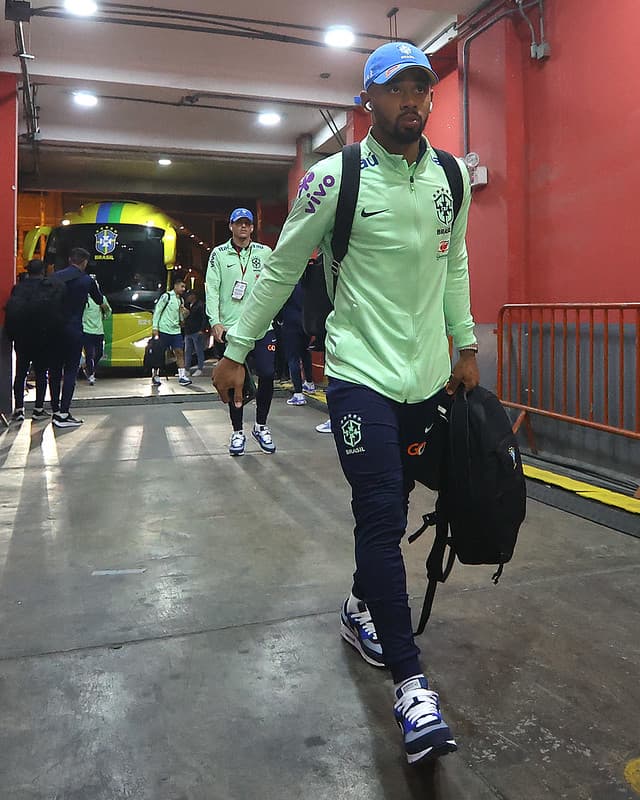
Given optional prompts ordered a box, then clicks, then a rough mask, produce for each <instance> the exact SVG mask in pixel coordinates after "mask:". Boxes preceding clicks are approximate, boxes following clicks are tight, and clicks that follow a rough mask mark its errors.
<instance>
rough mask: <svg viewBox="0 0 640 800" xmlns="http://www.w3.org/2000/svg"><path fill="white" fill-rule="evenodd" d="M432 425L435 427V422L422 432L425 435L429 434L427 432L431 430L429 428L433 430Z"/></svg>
mask: <svg viewBox="0 0 640 800" xmlns="http://www.w3.org/2000/svg"><path fill="white" fill-rule="evenodd" d="M434 425H435V422H432V423H431V425H429V427H428V428H425V429H424V432H425V433H429V431H430V430H431V428H433V426H434Z"/></svg>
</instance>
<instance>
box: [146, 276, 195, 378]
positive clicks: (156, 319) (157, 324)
mask: <svg viewBox="0 0 640 800" xmlns="http://www.w3.org/2000/svg"><path fill="white" fill-rule="evenodd" d="M186 288H187V287H186V285H185V282H184V281H183V280H182V278H176V279H175V280H174V281H173V290H172V291H170V292H165V294H163V295H161V297H160V299H159V300H158V302H157V303H156V307H155V309H154V311H153V320H152V322H151V327H152V329H153V338H154V339H159V340H160V346H161V347H162V350H163V352H164V351H166V350H168V349H169V348H171V349H172V350H173V354H174V356H175V357H176V364H177V365H178V383H179V384H180V385H181V386H189V385H190V384H191V383H192V381H191V378H189V377H187V370H186V369H185V366H184V338H183V336H182V322H183V320H184V318H185V317H186V314H187V313H188V312H187V311H186V309H185V307H184V303H183V302H182V295H183V294H184V292H185V289H186ZM159 371H160V370H159V369H157V368H154V369H153V370H152V371H151V383H152V384H153V385H154V386H159V385H160V378H159V377H158V373H159Z"/></svg>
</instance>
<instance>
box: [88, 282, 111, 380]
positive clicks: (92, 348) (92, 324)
mask: <svg viewBox="0 0 640 800" xmlns="http://www.w3.org/2000/svg"><path fill="white" fill-rule="evenodd" d="M91 277H92V278H93V279H94V280H95V276H94V275H92V276H91ZM111 313H112V312H111V306H110V305H109V301H108V300H107V298H106V297H105V298H104V300H103V302H102V305H101V306H99V305H98V304H97V303H96V302H95V301H94V300H93V298H92V297H87V304H86V306H85V307H84V312H83V313H82V348H83V350H84V374H85V375H86V376H87V380H88V381H89V383H90V384H91V386H93V385H94V384H95V382H96V367H97V366H98V362H99V361H100V359H101V358H102V355H103V353H104V320H105V319H107V318H108V317H110V316H111Z"/></svg>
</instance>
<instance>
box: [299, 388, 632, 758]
mask: <svg viewBox="0 0 640 800" xmlns="http://www.w3.org/2000/svg"><path fill="white" fill-rule="evenodd" d="M305 394H308V396H309V397H313V399H314V400H318V401H319V402H320V403H322V404H323V405H326V404H327V399H326V396H325V393H324V391H317V390H316V391H315V392H305ZM522 466H523V469H524V474H525V475H526V476H527V478H532V479H533V480H536V481H543V482H544V483H550V484H552V485H553V486H559V487H560V488H562V489H566V490H567V491H570V492H575V493H576V494H578V495H580V497H587V498H588V499H589V500H597V501H598V502H599V503H604V504H605V505H608V506H615V507H616V508H622V509H624V511H629V512H631V513H632V514H640V499H635V498H633V497H628V496H627V495H626V494H620V493H619V492H612V491H611V490H609V489H601V488H600V487H599V486H592V485H591V484H590V483H583V482H582V481H576V480H573V479H572V478H566V477H564V476H563V475H557V474H556V473H555V472H549V471H548V470H545V469H538V467H532V466H530V465H529V464H523V465H522ZM638 770H639V771H640V766H639V767H638Z"/></svg>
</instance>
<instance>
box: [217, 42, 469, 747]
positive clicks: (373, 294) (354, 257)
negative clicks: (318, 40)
mask: <svg viewBox="0 0 640 800" xmlns="http://www.w3.org/2000/svg"><path fill="white" fill-rule="evenodd" d="M437 80H438V78H437V76H436V74H435V72H434V71H433V69H432V67H431V64H430V62H429V59H428V58H427V57H426V55H425V54H424V53H423V52H422V51H421V50H419V49H418V48H416V47H414V46H413V45H412V44H410V43H408V42H391V43H389V44H385V45H382V46H381V47H379V48H378V49H377V50H375V51H374V52H373V53H372V54H371V56H370V57H369V59H368V60H367V62H366V65H365V69H364V91H363V92H361V95H360V99H361V102H362V105H363V107H364V108H365V109H366V110H367V111H370V112H371V115H372V127H371V129H370V131H369V134H368V135H367V137H366V138H365V139H364V141H362V142H361V163H360V175H361V178H360V190H359V195H358V202H357V206H356V212H355V215H354V220H353V229H352V232H351V238H350V243H349V249H348V252H347V254H346V256H345V257H344V259H343V261H342V264H341V265H340V272H339V278H338V281H337V288H336V292H335V297H334V298H333V301H334V308H333V311H332V312H331V313H330V314H329V317H328V318H327V324H326V327H327V336H326V342H325V346H326V366H325V373H326V374H327V376H328V378H329V387H328V390H327V401H328V405H329V413H330V416H331V429H332V432H333V436H334V440H335V443H336V448H337V451H338V456H339V458H340V464H341V466H342V469H343V472H344V474H345V477H346V478H347V480H348V482H349V484H350V485H351V490H352V509H353V514H354V517H355V523H356V524H355V530H354V533H355V557H356V571H355V573H354V581H353V588H352V591H351V593H350V594H349V596H348V597H347V598H346V600H345V601H344V604H343V606H342V611H341V615H340V630H341V635H342V636H343V638H344V639H345V640H346V641H347V642H348V643H349V644H351V645H353V647H354V648H355V649H356V650H357V651H358V652H359V653H360V655H361V656H362V657H363V658H364V659H365V661H367V662H368V663H369V664H372V665H373V666H377V667H382V666H388V667H389V668H390V670H391V675H392V678H393V682H394V707H393V708H394V715H395V719H396V722H397V724H398V726H399V727H400V729H401V731H402V735H403V742H404V748H405V752H406V756H407V760H408V761H409V762H410V763H414V762H417V761H420V760H422V759H425V758H434V757H437V756H441V755H444V754H446V753H448V752H451V751H453V750H455V749H456V742H455V739H454V737H453V734H452V732H451V730H450V729H449V727H448V725H447V724H446V722H445V721H444V720H443V718H442V713H441V711H440V703H439V698H438V695H437V693H436V692H435V691H433V690H432V689H431V688H430V686H429V683H428V681H427V678H426V677H425V675H424V673H423V670H422V667H421V666H420V662H419V658H418V656H419V652H420V651H419V650H418V648H417V647H416V644H415V642H414V638H413V633H412V624H411V611H410V608H409V604H408V598H407V582H406V573H405V567H404V562H403V558H402V552H401V549H400V541H401V539H402V537H403V536H404V533H405V528H406V524H407V509H408V499H409V493H410V491H411V490H412V488H413V485H414V482H413V477H412V459H415V457H416V456H418V455H420V453H422V451H423V450H424V449H425V447H428V446H429V432H430V430H431V428H432V427H433V424H434V422H435V421H436V419H437V417H438V415H446V414H447V411H448V408H449V406H450V402H451V395H452V394H453V393H454V392H455V391H456V389H457V388H458V386H459V385H460V384H464V387H465V388H466V389H467V390H470V389H472V388H473V387H475V386H477V384H478V382H479V374H478V368H477V365H476V351H477V345H476V338H475V334H474V323H473V318H472V316H471V311H470V294H469V274H468V261H467V250H466V245H465V234H466V227H467V216H468V212H469V204H470V201H471V187H470V182H469V176H468V173H467V172H466V170H465V168H464V164H463V163H462V162H460V161H459V162H458V165H459V166H460V170H461V175H462V180H463V190H464V191H463V200H462V206H461V208H460V211H459V213H458V215H457V217H456V218H455V221H454V210H453V197H452V194H451V190H450V188H449V184H448V181H447V178H446V175H445V173H444V170H443V169H442V167H441V166H440V163H439V160H438V157H437V154H436V153H435V152H434V150H433V148H432V147H431V145H430V143H429V141H428V140H427V139H426V138H425V137H424V136H423V135H422V131H423V129H424V127H425V124H426V122H427V119H428V117H429V113H430V112H431V108H432V102H433V87H434V84H435V83H436V82H437ZM341 172H342V162H341V155H340V154H337V155H334V156H330V157H329V158H327V159H325V160H324V161H321V162H320V163H319V164H316V165H315V166H313V167H312V168H311V169H310V170H309V172H308V173H307V174H306V175H305V176H304V178H303V179H302V181H301V183H300V188H299V192H298V198H297V200H296V201H295V203H294V205H293V208H292V210H291V212H290V214H289V216H288V218H287V220H286V222H285V224H284V227H283V230H282V233H281V235H280V239H279V241H278V244H277V246H276V249H275V250H274V252H273V255H272V257H271V259H270V260H269V263H268V266H267V268H266V270H265V271H264V273H263V275H262V277H261V278H260V284H259V285H258V286H257V287H256V290H255V291H254V293H253V295H252V296H251V298H250V302H249V303H248V304H247V306H246V308H245V309H244V310H243V313H242V316H241V317H240V319H239V320H238V322H237V323H236V324H235V325H234V326H233V327H232V328H231V329H230V330H229V331H228V333H227V339H228V342H229V344H228V346H227V350H226V352H225V357H224V358H223V359H222V360H221V361H220V363H219V364H218V367H217V370H216V373H215V385H216V387H217V389H218V391H219V393H220V397H221V399H222V400H223V401H226V400H228V396H229V395H228V392H229V389H231V388H233V389H234V391H235V397H239V396H240V389H241V386H242V381H243V377H244V369H243V366H242V362H243V360H244V357H245V354H246V353H247V351H248V350H249V349H250V348H251V346H252V343H253V340H254V339H256V338H258V337H260V336H261V335H262V333H263V332H264V331H265V330H266V329H267V327H268V325H269V322H270V320H271V317H272V316H273V314H274V313H275V312H276V311H277V310H278V309H279V308H280V307H281V306H282V304H283V302H284V300H285V299H286V298H287V297H288V296H289V294H290V293H291V291H292V289H293V287H294V286H295V284H296V282H297V281H298V279H299V278H300V275H301V274H302V272H303V270H304V267H305V265H306V263H307V260H308V258H309V256H310V254H311V252H312V251H313V249H314V248H315V247H316V246H319V247H320V249H321V250H322V252H323V254H324V263H325V269H326V270H327V275H326V277H327V284H328V285H331V286H332V285H333V281H332V280H331V273H330V271H329V270H330V265H331V262H332V253H331V236H332V233H333V228H334V221H335V213H336V206H337V200H338V192H339V189H340V182H341ZM448 336H451V337H452V338H453V343H454V347H455V348H457V350H458V352H459V357H458V359H457V360H456V361H455V364H454V365H453V368H452V365H451V360H450V356H449V344H448V338H447V337H448ZM413 463H415V461H414V462H413Z"/></svg>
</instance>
